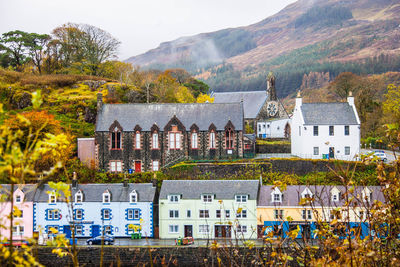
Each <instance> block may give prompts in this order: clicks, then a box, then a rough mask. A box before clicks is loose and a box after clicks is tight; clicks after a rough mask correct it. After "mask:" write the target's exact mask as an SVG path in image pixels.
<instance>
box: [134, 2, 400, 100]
mask: <svg viewBox="0 0 400 267" xmlns="http://www.w3.org/2000/svg"><path fill="white" fill-rule="evenodd" d="M399 21H400V3H399V2H398V1H395V0H359V1H341V0H328V1H326V0H299V1H297V2H295V3H293V4H291V5H289V6H287V7H286V8H284V9H283V10H281V11H280V12H279V13H277V14H275V15H273V16H271V17H269V18H266V19H265V20H263V21H260V22H258V23H256V24H253V25H249V26H246V27H240V28H231V29H224V30H220V31H217V32H212V33H203V34H199V35H196V36H191V37H182V38H179V39H177V40H174V41H171V42H165V43H162V44H160V46H159V47H157V48H155V49H153V50H150V51H148V52H147V53H145V54H142V55H138V56H135V57H131V58H129V59H127V62H131V63H133V64H135V65H141V66H144V67H147V68H160V69H165V68H170V67H182V68H185V69H187V70H189V71H190V72H192V73H193V74H196V75H197V76H196V77H197V78H200V79H202V80H204V81H205V82H206V83H208V84H209V85H210V87H211V88H212V89H213V90H215V91H234V90H261V89H263V88H264V87H265V74H266V73H267V72H268V71H270V70H273V71H274V72H275V73H276V75H277V78H278V79H277V88H278V91H279V95H280V96H281V97H284V96H287V95H289V94H290V93H292V92H294V91H295V90H297V89H299V88H300V87H301V84H302V78H303V75H304V74H308V73H310V72H324V73H328V76H329V77H328V80H329V81H330V80H333V78H334V77H336V76H337V75H338V74H339V73H340V72H343V71H352V72H354V73H357V74H376V73H383V72H387V71H397V70H399V69H400V42H399V41H400V27H399V26H400V25H399Z"/></svg>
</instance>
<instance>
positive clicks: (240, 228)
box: [236, 224, 247, 234]
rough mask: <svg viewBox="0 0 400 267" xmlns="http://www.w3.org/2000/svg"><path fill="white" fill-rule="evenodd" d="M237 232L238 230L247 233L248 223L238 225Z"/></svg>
mask: <svg viewBox="0 0 400 267" xmlns="http://www.w3.org/2000/svg"><path fill="white" fill-rule="evenodd" d="M236 232H238V233H242V234H243V233H247V225H240V224H239V225H238V226H237V227H236Z"/></svg>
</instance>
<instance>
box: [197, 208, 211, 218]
mask: <svg viewBox="0 0 400 267" xmlns="http://www.w3.org/2000/svg"><path fill="white" fill-rule="evenodd" d="M199 218H200V219H204V218H210V210H199Z"/></svg>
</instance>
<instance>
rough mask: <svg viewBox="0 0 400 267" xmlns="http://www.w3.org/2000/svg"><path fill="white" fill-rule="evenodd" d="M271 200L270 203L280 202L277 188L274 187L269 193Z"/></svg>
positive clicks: (280, 195)
mask: <svg viewBox="0 0 400 267" xmlns="http://www.w3.org/2000/svg"><path fill="white" fill-rule="evenodd" d="M271 200H272V202H278V203H280V202H282V192H281V190H279V188H278V187H275V188H274V190H273V191H272V193H271Z"/></svg>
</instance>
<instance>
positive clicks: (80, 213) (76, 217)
mask: <svg viewBox="0 0 400 267" xmlns="http://www.w3.org/2000/svg"><path fill="white" fill-rule="evenodd" d="M78 213H79V216H78ZM82 218H83V210H81V209H76V210H75V219H76V220H82Z"/></svg>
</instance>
